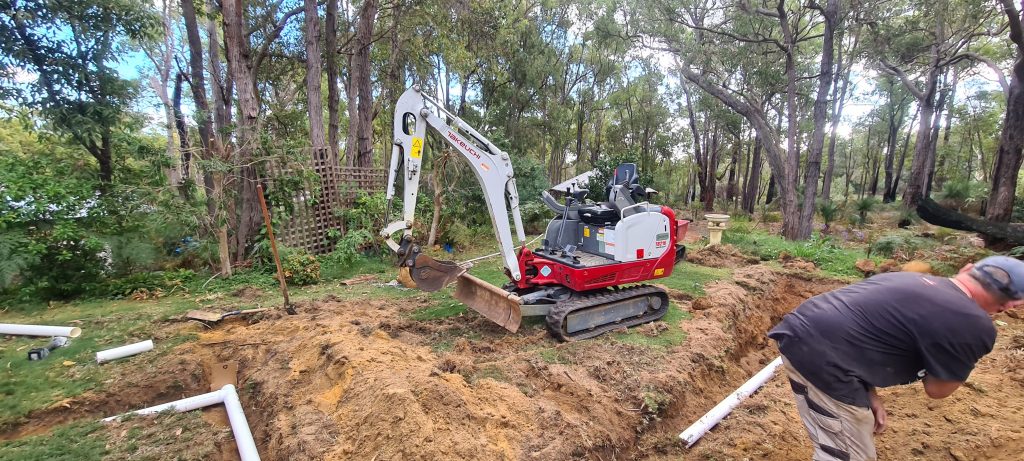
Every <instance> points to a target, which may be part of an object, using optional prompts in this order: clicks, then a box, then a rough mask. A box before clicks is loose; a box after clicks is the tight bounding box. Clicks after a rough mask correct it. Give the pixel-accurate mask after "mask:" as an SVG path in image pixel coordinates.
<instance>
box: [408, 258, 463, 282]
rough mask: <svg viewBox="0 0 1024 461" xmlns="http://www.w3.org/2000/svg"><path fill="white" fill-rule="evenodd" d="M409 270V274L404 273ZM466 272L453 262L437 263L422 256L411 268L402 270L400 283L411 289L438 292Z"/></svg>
mask: <svg viewBox="0 0 1024 461" xmlns="http://www.w3.org/2000/svg"><path fill="white" fill-rule="evenodd" d="M406 270H408V274H406V273H404V272H405V271H406ZM464 272H466V268H464V267H462V266H460V265H458V264H455V263H453V262H451V261H437V260H435V259H434V258H431V257H430V256H427V255H424V254H421V255H418V256H416V260H415V262H414V264H413V266H412V267H411V268H405V267H403V268H401V269H400V270H399V273H398V281H400V282H402V285H405V286H407V287H409V288H418V289H420V290H423V291H437V290H440V289H442V288H444V287H446V286H448V284H449V283H452V282H454V281H455V279H456V278H458V277H459V276H460V275H462V274H463V273H464Z"/></svg>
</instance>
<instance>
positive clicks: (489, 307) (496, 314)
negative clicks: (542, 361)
mask: <svg viewBox="0 0 1024 461" xmlns="http://www.w3.org/2000/svg"><path fill="white" fill-rule="evenodd" d="M455 299H458V300H459V301H462V303H463V304H465V305H466V306H467V307H469V308H470V309H473V310H475V311H477V312H479V313H480V315H483V316H484V317H487V318H488V319H490V320H491V321H492V322H494V323H497V324H498V325H501V327H502V328H504V329H506V330H508V331H511V332H512V333H515V332H516V330H518V329H519V324H520V323H522V320H523V314H522V310H521V308H520V307H519V306H520V305H521V304H522V300H520V299H519V296H517V295H516V294H515V293H509V292H507V291H505V290H502V289H501V288H498V287H496V286H494V285H492V284H490V283H487V282H485V281H483V280H480V279H478V278H476V277H473V276H472V275H469V274H465V273H464V274H462V275H460V276H459V278H458V280H457V284H456V285H455Z"/></svg>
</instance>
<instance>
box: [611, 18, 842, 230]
mask: <svg viewBox="0 0 1024 461" xmlns="http://www.w3.org/2000/svg"><path fill="white" fill-rule="evenodd" d="M625 16H626V19H627V20H629V19H635V20H637V21H643V24H645V27H646V28H648V29H649V30H651V32H650V33H648V34H637V36H638V38H640V39H648V40H650V42H648V46H652V47H655V48H658V49H661V50H664V51H668V52H671V53H673V54H674V55H676V56H677V58H678V59H679V66H678V70H679V72H680V74H682V76H683V77H684V78H686V80H689V81H690V82H692V83H694V84H695V85H697V86H698V87H700V88H701V89H702V90H704V91H705V92H707V93H708V94H710V95H712V96H713V97H715V98H717V99H719V100H720V101H721V102H722V103H723V104H725V105H726V106H728V107H729V108H730V109H732V110H734V111H736V112H737V113H738V114H740V115H742V116H743V117H744V118H746V119H747V121H748V122H749V123H750V125H751V127H752V128H753V129H754V131H755V132H756V133H757V135H758V137H759V138H761V141H762V146H763V148H764V153H765V156H766V157H767V159H768V164H769V166H770V167H771V170H772V173H773V174H774V176H775V177H776V178H777V185H778V189H779V192H780V204H781V208H782V215H783V226H782V233H783V235H784V236H785V237H786V238H789V239H801V238H806V237H808V236H809V235H810V230H811V225H810V223H811V218H812V217H813V213H814V207H813V203H814V197H815V195H816V193H817V181H818V175H819V173H820V170H819V169H818V165H819V163H820V158H821V151H822V145H823V140H824V126H825V123H826V122H827V120H828V118H829V115H830V114H829V112H828V110H827V108H828V105H827V104H828V92H829V89H830V88H831V83H832V74H833V69H832V62H833V57H832V53H833V50H832V43H833V42H834V33H835V30H836V29H837V27H838V19H839V17H840V16H839V12H838V4H837V3H829V4H827V5H826V6H824V7H822V6H820V5H818V4H811V5H803V4H794V3H789V2H786V1H785V0H779V1H774V2H768V1H762V2H751V3H746V2H744V3H740V4H737V5H735V6H734V5H732V4H721V3H718V2H715V1H713V0H698V1H695V2H674V1H654V2H651V4H650V5H645V6H644V7H641V8H639V9H637V10H633V11H629V12H627V13H626V14H625ZM825 18H827V19H825ZM823 21H824V24H823ZM822 29H824V31H823V30H822ZM826 35H828V39H827V41H828V46H827V47H828V50H827V52H828V56H823V55H822V51H821V49H820V48H818V47H817V44H818V43H819V39H821V40H825V39H824V37H825V36H826ZM728 48H736V49H738V50H742V54H744V55H745V56H748V57H752V56H763V57H765V59H764V60H763V61H762V62H764V64H765V65H764V67H762V70H761V71H762V72H773V73H774V74H776V75H781V76H783V77H784V80H783V82H781V85H778V84H777V85H776V86H774V87H768V86H765V87H762V89H761V93H762V94H780V95H782V96H783V105H784V109H783V110H779V111H777V112H778V115H777V116H778V117H779V118H780V119H781V118H785V120H786V131H785V148H783V147H782V146H781V145H780V140H781V139H780V138H781V136H782V133H781V132H780V131H779V130H777V129H776V128H775V127H774V126H773V124H772V119H771V116H770V115H769V114H768V113H766V112H765V110H764V103H763V101H764V99H763V98H762V97H758V95H757V94H753V93H743V92H742V89H740V88H737V87H736V82H735V81H734V80H735V79H732V78H730V77H729V74H730V72H731V70H732V69H734V68H735V64H734V63H735V61H732V62H723V61H722V60H720V59H719V58H718V55H719V54H720V50H723V49H728ZM780 61H781V63H782V66H781V68H780V67H779V66H778V63H779V62H780ZM812 61H813V62H822V61H824V64H822V65H821V66H820V67H819V70H818V71H817V72H816V75H815V74H811V75H814V76H813V77H811V78H814V79H816V80H817V82H818V85H817V88H818V90H817V92H816V98H815V102H816V104H815V107H816V109H815V111H814V113H815V115H816V117H815V119H814V130H813V132H812V136H811V142H810V148H811V149H810V151H809V157H808V160H809V161H810V163H809V165H810V167H809V168H807V169H806V170H805V178H804V179H805V182H808V181H809V184H805V187H804V200H803V202H804V206H803V207H801V205H800V203H798V197H797V185H798V173H799V168H800V164H801V162H800V147H801V143H800V136H799V129H800V117H799V108H800V102H801V98H802V96H801V94H802V91H801V89H800V82H801V81H802V80H804V79H806V77H802V76H801V74H802V73H804V72H805V71H804V70H803V67H805V66H806V65H807V64H808V63H809V62H812ZM773 62H774V63H775V64H774V65H773V64H772V63H773ZM698 63H699V64H700V67H699V68H694V67H693V65H694V64H698ZM770 69H771V70H770ZM807 73H810V72H807ZM780 86H781V88H780ZM766 88H767V90H766ZM807 203H810V204H811V205H809V206H808V205H807ZM801 208H804V209H803V210H801Z"/></svg>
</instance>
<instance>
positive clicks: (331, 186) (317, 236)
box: [266, 148, 387, 254]
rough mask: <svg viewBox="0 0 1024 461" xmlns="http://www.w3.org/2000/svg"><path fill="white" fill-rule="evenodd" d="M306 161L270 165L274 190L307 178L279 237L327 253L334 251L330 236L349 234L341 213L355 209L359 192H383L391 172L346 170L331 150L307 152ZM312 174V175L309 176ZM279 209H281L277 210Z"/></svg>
mask: <svg viewBox="0 0 1024 461" xmlns="http://www.w3.org/2000/svg"><path fill="white" fill-rule="evenodd" d="M306 152H307V153H308V154H310V155H303V156H302V158H303V160H302V161H298V162H296V161H290V162H285V161H280V160H272V161H270V162H268V163H267V168H266V171H267V175H268V178H267V180H268V182H269V183H270V187H271V188H273V187H274V183H275V182H282V180H283V179H285V178H289V177H291V178H295V177H301V178H305V180H303V181H302V184H301V186H300V187H297V188H294V187H293V188H292V189H293V190H294V193H292V194H291V204H290V205H291V206H289V207H288V208H289V209H290V210H291V214H290V216H289V217H288V219H287V220H285V221H284V222H282V223H280V224H279V225H280V227H281V229H280V230H277V229H275V234H277V236H278V238H279V239H280V240H281V242H282V243H283V244H285V245H287V246H289V247H292V248H302V249H305V250H307V251H309V252H310V253H313V254H326V253H330V252H331V251H332V250H334V244H333V242H332V241H331V239H330V238H328V235H329V233H330V231H331V230H337V231H338V235H341V233H343V232H344V231H345V229H344V223H343V221H342V217H341V212H343V211H344V210H346V209H348V208H350V207H352V205H353V204H354V203H355V200H356V198H358V197H359V193H360V192H361V191H362V192H367V193H374V192H379V191H383V190H384V187H385V183H386V182H387V171H386V170H385V169H383V168H356V167H342V166H340V165H339V162H338V159H337V158H332V156H331V155H330V153H329V150H328V149H327V148H318V149H312V150H306ZM309 173H312V174H309ZM274 208H278V207H276V206H275V207H274Z"/></svg>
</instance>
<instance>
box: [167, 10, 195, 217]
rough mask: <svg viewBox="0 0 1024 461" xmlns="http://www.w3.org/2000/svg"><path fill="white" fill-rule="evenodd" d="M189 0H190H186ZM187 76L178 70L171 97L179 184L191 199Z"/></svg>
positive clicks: (180, 189) (182, 194) (181, 189)
mask: <svg viewBox="0 0 1024 461" xmlns="http://www.w3.org/2000/svg"><path fill="white" fill-rule="evenodd" d="M184 1H186V2H187V1H189V0H184ZM184 78H185V76H184V75H182V74H181V72H178V73H177V75H175V77H174V93H173V96H172V98H171V101H172V102H171V111H172V112H173V114H174V128H175V130H177V132H178V146H179V148H180V150H181V178H182V182H181V184H172V185H173V186H178V190H179V192H180V193H181V197H182V199H184V200H185V201H188V200H189V193H188V191H189V185H188V181H187V180H186V179H187V178H190V177H191V171H190V170H191V166H192V149H191V148H190V147H189V145H188V125H186V124H185V116H184V115H183V114H182V113H181V83H182V80H184Z"/></svg>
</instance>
